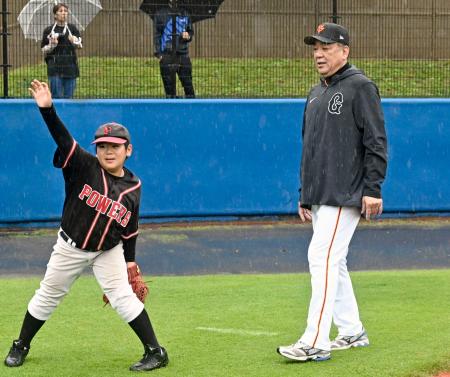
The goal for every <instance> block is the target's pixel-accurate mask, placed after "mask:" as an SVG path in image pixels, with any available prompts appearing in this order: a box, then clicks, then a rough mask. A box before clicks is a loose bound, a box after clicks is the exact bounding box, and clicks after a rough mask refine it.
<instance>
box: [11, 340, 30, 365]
mask: <svg viewBox="0 0 450 377" xmlns="http://www.w3.org/2000/svg"><path fill="white" fill-rule="evenodd" d="M29 350H30V347H26V346H25V345H24V344H23V340H22V339H17V340H15V341H14V342H13V344H12V347H11V349H10V350H9V353H8V356H6V359H5V365H6V366H8V367H20V366H21V365H22V364H23V362H24V361H25V358H26V357H27V355H28V351H29Z"/></svg>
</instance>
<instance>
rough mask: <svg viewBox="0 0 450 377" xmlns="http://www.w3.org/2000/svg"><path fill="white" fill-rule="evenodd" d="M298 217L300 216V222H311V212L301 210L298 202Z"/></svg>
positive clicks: (304, 209) (305, 209)
mask: <svg viewBox="0 0 450 377" xmlns="http://www.w3.org/2000/svg"><path fill="white" fill-rule="evenodd" d="M298 215H299V216H300V220H302V222H305V221H311V220H312V217H311V211H310V210H309V209H307V208H303V207H302V206H301V204H300V202H298Z"/></svg>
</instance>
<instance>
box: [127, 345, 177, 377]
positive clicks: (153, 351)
mask: <svg viewBox="0 0 450 377" xmlns="http://www.w3.org/2000/svg"><path fill="white" fill-rule="evenodd" d="M144 349H145V353H144V355H143V357H142V360H141V361H138V362H137V363H136V364H133V365H132V366H131V367H130V370H133V371H136V372H138V371H149V370H153V369H157V368H163V367H165V366H166V365H167V364H168V363H169V355H168V354H167V351H166V350H165V349H164V348H163V347H159V348H151V347H150V346H148V345H145V346H144Z"/></svg>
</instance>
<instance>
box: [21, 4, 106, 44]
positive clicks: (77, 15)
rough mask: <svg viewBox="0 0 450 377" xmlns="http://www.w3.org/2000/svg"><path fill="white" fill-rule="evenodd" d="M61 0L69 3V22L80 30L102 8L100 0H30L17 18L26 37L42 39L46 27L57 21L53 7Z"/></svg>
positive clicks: (36, 39)
mask: <svg viewBox="0 0 450 377" xmlns="http://www.w3.org/2000/svg"><path fill="white" fill-rule="evenodd" d="M59 2H63V3H64V4H66V5H67V7H68V8H69V22H70V23H72V24H74V25H75V26H76V27H77V28H78V29H79V30H80V31H82V30H84V29H85V28H86V26H87V25H88V24H89V23H90V22H91V21H92V19H93V18H94V17H95V16H96V15H97V13H98V12H100V11H101V10H102V5H101V4H100V0H61V1H55V0H30V1H29V2H28V3H27V5H25V7H24V8H23V9H22V11H21V12H20V14H19V17H18V18H17V20H18V21H19V24H20V27H21V28H22V31H23V34H24V36H25V38H28V39H34V40H35V41H39V40H41V38H42V33H43V31H44V29H45V28H46V27H47V26H49V25H52V24H53V23H54V22H55V21H54V17H53V16H54V15H53V13H52V9H53V7H54V6H55V4H58V3H59Z"/></svg>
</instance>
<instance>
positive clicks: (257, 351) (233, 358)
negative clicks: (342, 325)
mask: <svg viewBox="0 0 450 377" xmlns="http://www.w3.org/2000/svg"><path fill="white" fill-rule="evenodd" d="M148 279H150V280H151V282H150V283H149V284H150V291H151V292H150V297H149V299H148V301H147V303H146V307H147V310H148V311H149V313H150V316H151V318H152V320H153V324H154V327H155V328H156V331H157V335H158V337H159V340H160V342H161V343H162V344H163V345H164V346H165V347H166V348H167V349H168V352H169V356H170V363H169V366H168V367H167V368H165V369H161V370H158V371H154V372H151V375H153V376H177V377H179V376H180V377H181V376H192V377H194V376H195V377H202V376H205V377H211V376H245V377H253V376H254V377H264V376H267V377H272V376H302V377H307V376H314V377H331V376H333V377H353V376H355V377H356V376H364V377H370V376H376V377H383V376H386V377H388V376H389V377H394V376H403V377H419V376H420V377H424V376H431V375H433V373H435V372H437V371H439V370H445V369H450V349H449V346H448V344H449V339H450V326H449V323H450V310H449V305H448V303H449V302H450V288H449V287H450V270H433V271H390V272H358V273H353V274H352V279H353V283H354V286H355V291H356V295H357V297H358V300H359V305H360V310H361V316H362V319H363V321H364V324H365V326H366V328H367V330H368V332H369V336H370V340H371V346H370V347H368V348H365V349H353V350H347V351H340V352H336V353H333V355H332V359H331V360H330V361H326V362H323V363H313V362H310V363H295V362H289V361H287V360H285V359H283V358H281V356H279V355H277V354H276V352H275V349H276V347H277V346H278V345H280V344H288V343H291V342H293V341H295V340H296V339H297V337H298V336H299V334H300V330H302V329H303V327H304V324H305V319H306V314H307V304H308V301H309V292H310V287H309V276H308V275H307V274H280V275H215V276H195V277H148ZM39 280H40V278H38V277H36V278H3V279H0V291H1V292H2V294H1V295H0V318H1V322H0V334H1V337H0V352H2V355H6V353H7V351H8V349H9V347H10V342H11V340H12V339H14V338H15V337H17V335H18V331H19V328H20V325H21V322H22V318H23V314H24V312H25V310H26V305H27V302H28V300H29V299H30V298H31V296H32V295H33V292H34V290H35V289H36V288H37V286H38V283H39ZM207 329H209V330H207ZM220 329H222V330H223V331H222V332H221V331H220ZM333 335H335V332H333ZM141 354H142V350H141V346H140V344H139V341H138V339H137V337H136V336H135V335H134V333H133V332H132V330H131V329H130V328H129V327H128V325H127V324H125V323H123V322H122V321H121V320H120V318H119V317H118V316H117V315H116V314H115V312H114V311H113V310H112V309H111V308H110V307H106V308H103V306H102V301H101V292H100V289H99V287H98V286H97V284H96V282H95V280H94V278H93V277H91V276H83V277H82V278H80V279H79V280H78V281H77V282H76V283H75V285H74V286H73V288H72V290H71V292H70V293H69V295H68V296H67V297H66V299H65V300H64V301H63V303H62V304H61V305H60V307H59V308H58V310H56V312H55V313H54V314H53V316H52V318H51V319H50V320H49V321H48V322H47V323H46V324H45V325H44V327H43V328H42V329H41V331H40V332H39V333H38V335H37V336H36V338H35V340H34V342H33V344H32V348H31V351H30V354H29V355H28V358H27V361H26V363H25V364H24V365H23V366H22V367H21V368H18V369H8V368H6V367H4V366H0V375H1V376H2V377H9V376H27V377H28V376H30V377H31V376H52V377H56V376H61V377H62V376H64V377H70V376H74V377H83V376H95V377H98V376H111V377H113V376H129V375H132V372H129V371H128V366H129V365H130V364H132V363H133V362H135V361H137V359H139V358H140V356H141ZM2 357H4V356H2Z"/></svg>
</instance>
